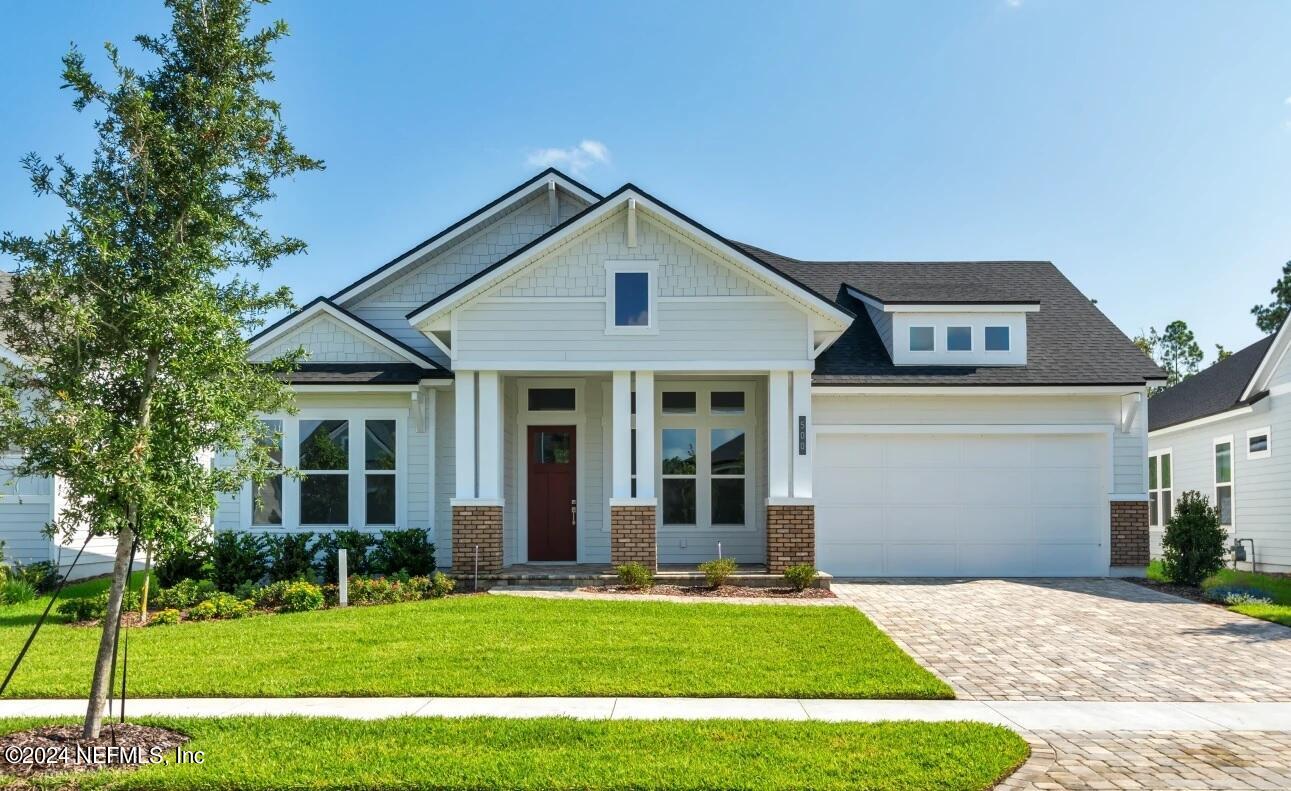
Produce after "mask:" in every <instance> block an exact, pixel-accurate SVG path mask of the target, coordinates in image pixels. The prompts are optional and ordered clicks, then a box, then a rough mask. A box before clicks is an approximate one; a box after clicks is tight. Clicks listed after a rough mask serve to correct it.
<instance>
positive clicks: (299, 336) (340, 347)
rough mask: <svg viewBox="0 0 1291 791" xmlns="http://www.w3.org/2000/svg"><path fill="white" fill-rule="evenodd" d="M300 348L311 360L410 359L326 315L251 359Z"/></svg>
mask: <svg viewBox="0 0 1291 791" xmlns="http://www.w3.org/2000/svg"><path fill="white" fill-rule="evenodd" d="M299 348H304V349H305V351H306V352H307V354H308V360H309V361H310V362H329V363H375V362H390V363H402V362H407V361H406V360H405V359H404V358H403V357H401V356H399V355H398V354H395V353H394V352H393V351H391V350H390V349H388V348H386V347H385V346H382V345H380V344H378V343H376V342H375V341H373V340H370V339H369V338H367V337H365V336H364V335H362V334H360V333H359V332H357V331H356V330H354V329H352V328H351V327H347V326H345V325H344V324H342V323H341V322H339V321H337V320H336V319H334V318H332V317H331V316H328V315H326V314H324V315H320V316H316V317H314V318H312V319H310V320H309V321H307V322H305V323H304V324H303V325H301V326H300V327H298V328H296V329H295V330H293V331H292V332H290V333H288V334H287V335H285V336H283V337H282V338H280V339H278V340H277V341H274V342H273V343H272V344H271V345H269V346H266V347H264V348H263V349H261V350H259V351H258V352H257V353H256V354H254V355H253V356H252V359H254V360H257V361H260V360H272V359H274V358H275V357H279V356H281V355H283V354H287V353H289V352H292V351H295V350H296V349H299Z"/></svg>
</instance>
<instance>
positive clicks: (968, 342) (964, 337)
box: [946, 327, 973, 352]
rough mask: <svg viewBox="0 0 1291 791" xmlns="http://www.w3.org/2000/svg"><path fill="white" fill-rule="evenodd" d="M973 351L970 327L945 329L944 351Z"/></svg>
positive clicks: (971, 329)
mask: <svg viewBox="0 0 1291 791" xmlns="http://www.w3.org/2000/svg"><path fill="white" fill-rule="evenodd" d="M972 350H973V328H972V327H947V328H946V351H948V352H971V351H972Z"/></svg>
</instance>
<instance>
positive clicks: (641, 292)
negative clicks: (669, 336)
mask: <svg viewBox="0 0 1291 791" xmlns="http://www.w3.org/2000/svg"><path fill="white" fill-rule="evenodd" d="M606 268H607V271H606V284H605V285H606V288H605V291H606V314H607V315H606V331H607V332H611V333H640V332H653V331H654V330H655V272H654V262H641V261H622V262H611V263H609V264H607V265H606Z"/></svg>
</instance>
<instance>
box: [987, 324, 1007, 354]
mask: <svg viewBox="0 0 1291 791" xmlns="http://www.w3.org/2000/svg"><path fill="white" fill-rule="evenodd" d="M1008 350H1009V328H1008V327H987V328H986V351H988V352H1007V351H1008Z"/></svg>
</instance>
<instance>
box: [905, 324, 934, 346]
mask: <svg viewBox="0 0 1291 791" xmlns="http://www.w3.org/2000/svg"><path fill="white" fill-rule="evenodd" d="M933 337H934V336H933V328H932V327H911V328H910V351H912V352H930V351H932V350H933Z"/></svg>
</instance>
